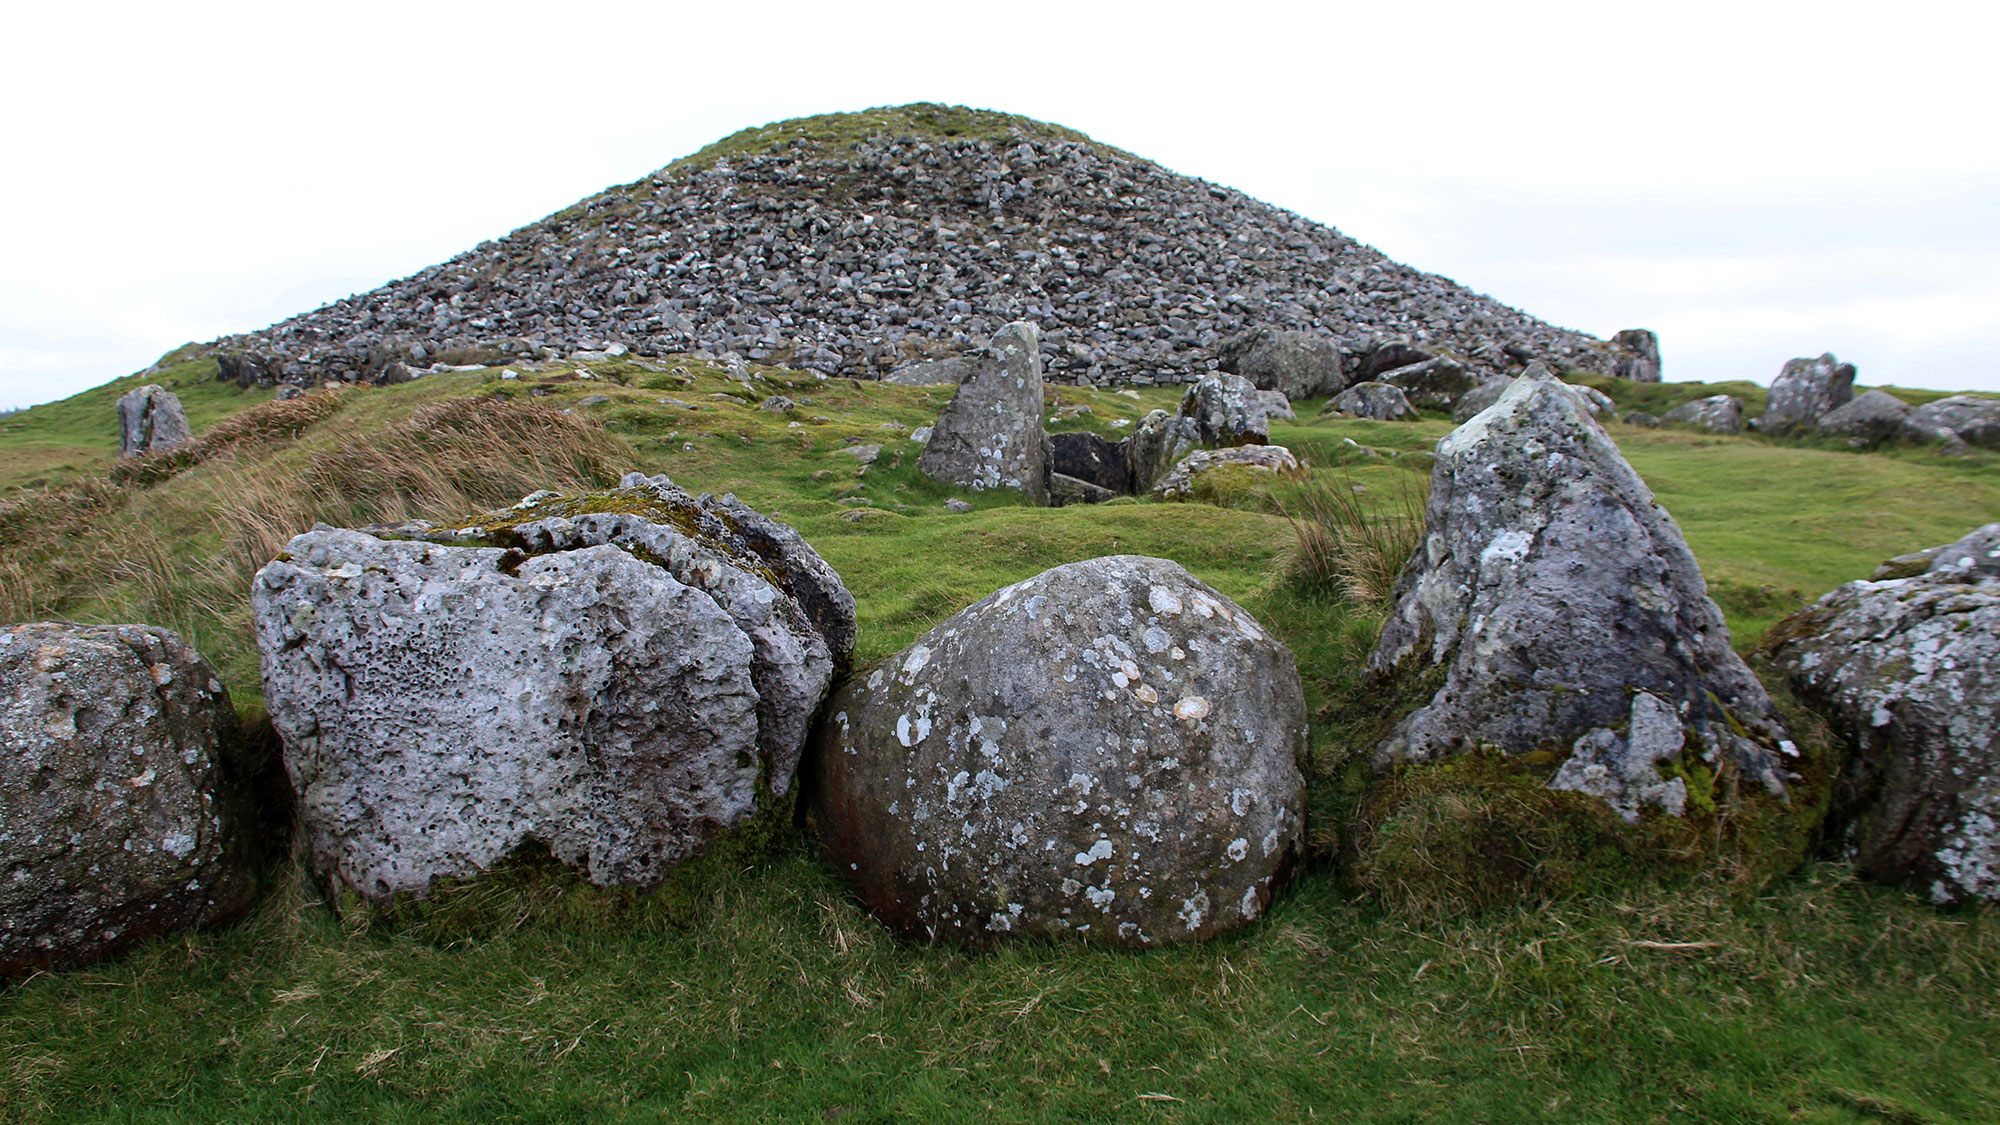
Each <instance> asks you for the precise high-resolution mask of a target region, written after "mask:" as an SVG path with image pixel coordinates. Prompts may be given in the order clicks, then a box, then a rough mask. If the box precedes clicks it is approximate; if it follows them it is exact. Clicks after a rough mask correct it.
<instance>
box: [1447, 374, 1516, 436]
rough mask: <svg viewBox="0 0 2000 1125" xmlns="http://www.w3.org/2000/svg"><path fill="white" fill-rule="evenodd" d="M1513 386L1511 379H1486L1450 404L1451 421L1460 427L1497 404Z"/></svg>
mask: <svg viewBox="0 0 2000 1125" xmlns="http://www.w3.org/2000/svg"><path fill="white" fill-rule="evenodd" d="M1513 384H1514V380H1512V379H1487V380H1485V381H1484V382H1481V383H1479V384H1478V385H1476V386H1474V387H1473V388H1472V389H1471V390H1469V391H1467V392H1465V393H1464V394H1462V395H1460V396H1458V401H1457V402H1454V403H1452V404H1451V420H1452V421H1453V422H1457V423H1460V424H1461V425H1462V424H1464V423H1465V422H1468V421H1470V420H1471V419H1472V416H1473V415H1475V414H1477V413H1479V412H1480V411H1482V410H1484V409H1486V408H1487V407H1489V406H1492V405H1493V404H1494V403H1496V402H1499V401H1500V396H1501V395H1503V394H1506V393H1507V388H1508V387H1510V386H1512V385H1513Z"/></svg>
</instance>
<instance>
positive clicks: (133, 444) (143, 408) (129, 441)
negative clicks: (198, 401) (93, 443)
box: [118, 383, 194, 457]
mask: <svg viewBox="0 0 2000 1125" xmlns="http://www.w3.org/2000/svg"><path fill="white" fill-rule="evenodd" d="M193 440H194V431H193V430H190V429H189V428H188V420H187V412H186V411H185V410H183V409H181V400H180V396H179V395H176V394H174V392H172V391H170V390H167V389H166V388H165V387H162V386H160V385H159V384H157V383H148V384H146V385H145V386H143V387H140V388H138V389H136V390H131V391H127V392H125V394H123V395H122V396H120V397H119V399H118V455H119V456H120V457H132V456H136V455H138V454H141V453H158V452H160V451H161V450H165V449H173V448H175V447H177V446H182V445H186V444H188V443H189V442H191V441H193Z"/></svg>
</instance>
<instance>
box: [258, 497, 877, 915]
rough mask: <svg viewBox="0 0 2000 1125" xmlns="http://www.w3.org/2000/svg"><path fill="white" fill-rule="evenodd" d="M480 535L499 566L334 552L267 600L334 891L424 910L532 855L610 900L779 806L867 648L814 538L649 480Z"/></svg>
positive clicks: (299, 566)
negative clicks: (832, 699) (463, 880)
mask: <svg viewBox="0 0 2000 1125" xmlns="http://www.w3.org/2000/svg"><path fill="white" fill-rule="evenodd" d="M412 534H414V535H421V536H423V537H422V538H417V539H406V538H402V537H401V536H404V535H412ZM474 534H476V535H479V536H482V537H484V538H485V539H486V540H487V541H488V542H489V543H491V544H492V545H490V546H457V545H450V544H455V543H458V542H462V541H463V539H464V535H463V534H462V533H460V532H457V531H435V532H430V531H425V530H424V528H423V527H422V526H421V525H417V526H416V527H414V528H411V527H408V526H406V527H405V528H403V529H399V530H398V531H396V532H390V531H388V530H386V529H384V530H383V531H382V534H380V535H377V534H370V533H368V532H365V531H348V530H341V529H334V528H326V527H321V528H318V529H315V530H313V531H311V532H308V533H306V534H304V535H301V536H298V537H297V538H295V539H293V540H292V542H291V543H290V544H289V545H288V547H287V548H286V553H285V555H284V556H283V557H281V558H280V559H279V560H278V561H276V562H273V563H271V564H270V565H268V566H266V567H265V568H264V569H263V570H262V571H260V572H259V573H258V575H257V578H256V580H255V581H254V582H253V584H252V598H251V604H252V612H253V618H254V622H255V626H256V631H257V643H258V650H259V653H260V654H261V656H262V657H263V661H264V685H265V701H266V705H267V706H268V707H269V709H270V712H271V720H272V723H273V724H274V725H275V726H276V727H277V729H278V733H279V734H280V736H281V737H282V739H283V741H284V746H285V764H286V768H287V770H288V771H289V772H290V773H291V776H292V780H293V785H294V787H295V788H296V790H297V792H298V794H299V800H300V809H301V819H302V820H303V822H304V824H305V828H306V832H307V836H308V839H309V841H310V842H311V845H312V849H313V856H314V861H315V864H316V865H317V867H318V869H319V870H320V871H321V872H322V873H324V874H326V875H327V876H328V877H329V878H330V879H331V880H333V882H334V883H335V884H336V885H337V886H342V887H345V888H347V889H348V890H351V891H352V892H354V893H356V894H359V895H360V896H362V897H363V898H365V899H368V900H371V901H376V902H382V901H387V900H390V899H393V898H394V897H395V896H396V895H399V894H403V893H412V894H417V895H422V894H423V893H424V892H425V891H426V889H427V888H428V887H429V886H430V884H431V883H432V881H433V880H436V879H440V878H454V877H467V876H472V875H476V874H477V873H479V872H481V871H484V870H486V869H488V868H490V867H491V866H492V865H493V864H494V863H496V862H498V861H500V860H501V859H504V858H505V857H507V856H508V855H509V854H511V853H512V852H513V851H514V850H515V849H516V848H518V847H520V846H521V845H522V844H523V843H524V842H527V841H529V840H533V841H536V842H538V843H540V844H542V845H545V846H546V847H547V848H548V850H549V851H550V852H551V853H552V854H553V855H554V856H555V858H556V859H557V860H559V861H561V862H562V863H564V864H566V865H569V866H571V867H575V868H578V869H580V870H581V871H582V873H583V874H584V875H585V877H587V878H588V879H589V880H590V881H591V882H593V883H596V884H598V885H600V886H609V885H631V886H640V887H650V886H656V885H658V884H659V883H660V882H662V881H663V880H665V879H666V877H667V876H668V874H669V873H671V872H672V871H673V870H674V868H675V867H677V866H678V865H679V864H681V863H683V862H685V861H687V860H689V859H693V858H695V857H697V856H700V855H701V854H703V853H704V852H706V851H707V849H708V847H709V846H710V844H711V843H712V842H713V841H714V839H715V838H716V837H717V836H719V835H721V834H722V833H724V832H727V831H729V830H731V829H733V828H736V827H738V826H740V825H741V824H743V823H744V822H745V821H746V820H747V819H748V818H749V817H751V816H752V815H753V814H754V813H755V812H756V811H757V794H758V791H759V788H760V781H761V785H763V786H768V787H769V789H770V791H771V792H773V793H776V794H780V795H782V794H784V793H786V792H788V791H789V789H790V786H791V780H792V776H793V773H794V772H795V770H796V767H797V764H798V758H799V754H800V751H801V749H802V748H803V744H804V739H805V735H806V731H807V727H808V726H809V724H810V721H811V718H812V715H813V713H814V711H815V710H816V708H817V707H818V705H819V703H820V701H821V700H822V699H823V698H824V696H825V692H826V688H827V685H828V683H829V682H830V680H831V678H832V675H833V671H834V668H835V665H836V664H837V663H838V662H841V661H844V660H845V659H846V656H847V653H848V652H850V651H851V646H852V644H853V635H854V634H853V620H854V609H853V599H852V597H851V595H848V594H847V592H846V590H845V588H844V587H842V586H840V585H839V579H838V576H837V575H835V574H834V573H833V571H832V568H831V567H828V566H826V564H825V562H824V561H823V560H821V559H819V557H818V556H817V555H816V554H813V553H812V551H811V548H810V547H807V546H806V545H805V543H804V540H802V539H800V538H799V537H798V535H797V533H796V532H794V531H792V530H791V529H790V528H786V527H784V526H783V525H781V524H777V523H776V522H775V521H772V520H770V519H768V518H767V517H764V516H762V515H761V514H759V513H757V512H755V511H753V510H752V509H750V508H748V507H747V506H745V505H742V504H741V503H740V502H738V501H736V500H735V498H734V497H729V496H725V497H723V498H722V499H721V500H719V501H718V500H715V499H713V498H712V497H706V496H704V497H702V498H701V500H699V501H696V500H694V499H693V498H691V497H689V496H688V494H687V493H686V492H684V491H682V490H680V489H679V488H677V487H675V486H674V484H673V482H671V481H669V480H667V479H666V478H665V477H654V478H645V477H641V476H638V475H637V474H633V475H631V476H628V477H627V478H626V481H625V483H624V484H622V485H621V487H620V488H619V489H617V490H615V491H613V492H610V493H599V494H592V495H588V496H583V497H577V498H574V499H566V498H553V499H545V500H542V501H540V502H538V503H534V504H531V505H529V507H527V508H526V509H520V510H513V509H510V510H508V511H505V512H497V513H491V514H489V515H487V516H485V517H481V518H480V519H479V520H477V521H475V525H474ZM475 625H476V627H474V626H475Z"/></svg>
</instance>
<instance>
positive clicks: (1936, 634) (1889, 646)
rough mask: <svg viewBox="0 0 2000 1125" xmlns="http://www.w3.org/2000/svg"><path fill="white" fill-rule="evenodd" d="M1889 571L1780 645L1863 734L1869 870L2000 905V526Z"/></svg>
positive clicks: (1851, 735) (1785, 635)
mask: <svg viewBox="0 0 2000 1125" xmlns="http://www.w3.org/2000/svg"><path fill="white" fill-rule="evenodd" d="M1897 564H1902V565H1897ZM1911 564H1914V565H1911ZM1884 570H1885V572H1886V574H1887V575H1892V576H1884V573H1883V572H1878V576H1877V577H1876V578H1873V579H1870V580H1868V581H1863V582H1849V583H1848V584H1847V585H1845V586H1842V587H1840V588H1839V589H1837V590H1835V591H1833V592H1832V593H1830V594H1828V595H1826V596H1825V597H1823V598H1821V599H1820V600H1819V601H1818V602H1816V603H1814V604H1813V605H1812V606H1811V607H1810V608H1808V609H1805V610H1802V611H1801V612H1799V613H1797V614H1795V615H1793V616H1792V617H1790V618H1788V619H1786V620H1785V621H1783V622H1781V623H1779V624H1778V625H1777V626H1776V627H1775V628H1774V629H1773V630H1772V633H1771V638H1770V639H1769V640H1767V641H1766V647H1767V649H1768V651H1769V652H1770V653H1771V655H1772V658H1773V661H1774V663H1775V664H1776V666H1777V667H1778V668H1779V669H1781V670H1782V671H1783V672H1784V673H1785V675H1786V677H1787V678H1788V679H1789V680H1790V682H1791V686H1792V689H1793V691H1795V692H1796V693H1797V694H1798V696H1799V698H1800V699H1801V700H1802V701H1804V702H1805V703H1806V704H1807V705H1808V706H1811V707H1812V708H1814V709H1815V710H1817V711H1819V712H1820V713H1822V714H1823V715H1825V716H1826V717H1827V719H1828V720H1829V722H1830V723H1831V724H1832V725H1833V727H1834V729H1835V730H1836V731H1837V732H1838V733H1839V734H1840V736H1841V737H1842V739H1844V740H1845V741H1846V742H1847V743H1848V744H1849V747H1850V749H1851V752H1852V757H1851V758H1850V761H1849V766H1848V769H1847V775H1848V777H1849V779H1850V781H1851V783H1852V785H1853V787H1854V790H1855V792H1856V793H1857V794H1858V802H1857V803H1856V805H1855V806H1854V807H1853V808H1851V809H1848V810H1845V814H1846V819H1847V821H1848V823H1849V829H1850V839H1851V841H1852V843H1853V845H1854V848H1855V851H1856V858H1857V861H1858V865H1859V867H1860V869H1861V870H1862V872H1863V873H1865V874H1867V875H1869V876H1871V877H1873V878H1876V879H1880V880H1883V881H1885V882H1890V883H1895V884H1899V885H1902V886H1908V887H1911V888H1914V889H1916V890H1918V891H1921V892H1923V893H1925V894H1927V895H1928V896H1929V897H1930V899H1931V901H1933V902H1936V903H1939V904H1941V905H1943V904H1952V903H1960V902H1966V901H1971V900H1976V899H1984V900H1986V901H1988V902H2000V523H1992V524H1987V525H1986V526H1984V527H1982V528H1979V529H1978V530H1976V531H1974V532H1973V533H1972V534H1970V535H1967V536H1966V537H1965V538H1963V539H1960V540H1959V541H1958V542H1956V543H1953V544H1950V545H1948V546H1946V547H1944V548H1941V549H1940V548H1933V549H1932V550H1931V551H1928V552H1923V553H1921V554H1920V555H1918V556H1905V557H1904V558H1902V559H1896V560H1891V563H1890V564H1889V565H1888V566H1885V568H1884ZM1911 571H1914V573H1911Z"/></svg>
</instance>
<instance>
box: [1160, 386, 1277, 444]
mask: <svg viewBox="0 0 2000 1125" xmlns="http://www.w3.org/2000/svg"><path fill="white" fill-rule="evenodd" d="M1269 410H1270V406H1269V404H1268V403H1266V402H1265V401H1264V399H1263V398H1262V397H1261V396H1260V395H1259V393H1258V391H1257V387H1256V386H1255V384H1253V383H1251V382H1250V380H1248V379H1245V378H1243V377H1242V376H1240V375H1231V374H1228V373H1227V372H1220V371H1211V372H1209V373H1208V374H1206V375H1203V376H1202V377H1201V378H1200V379H1199V380H1198V381H1196V383H1195V385H1194V386H1193V387H1192V388H1190V389H1189V390H1188V393H1187V394H1186V395H1185V396H1184V397H1183V398H1182V399H1181V407H1180V415H1181V416H1182V417H1184V418H1186V419H1188V420H1189V421H1191V422H1193V423H1194V432H1195V438H1196V440H1197V441H1199V442H1201V443H1202V444H1203V445H1225V446H1227V445H1262V444H1264V442H1265V441H1266V440H1267V439H1268V438H1269V436H1270V432H1271V421H1270V418H1269V416H1268V412H1269Z"/></svg>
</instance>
